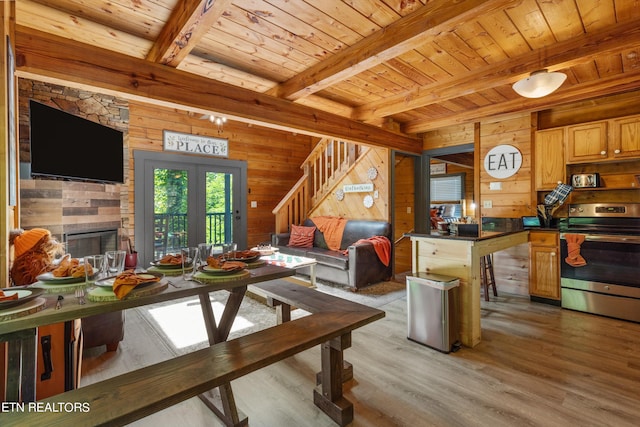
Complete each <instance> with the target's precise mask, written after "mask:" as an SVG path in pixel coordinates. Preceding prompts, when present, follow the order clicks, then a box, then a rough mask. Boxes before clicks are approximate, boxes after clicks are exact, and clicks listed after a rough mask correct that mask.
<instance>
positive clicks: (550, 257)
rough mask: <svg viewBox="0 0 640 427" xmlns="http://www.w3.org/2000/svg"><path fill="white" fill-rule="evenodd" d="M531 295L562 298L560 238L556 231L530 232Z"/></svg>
mask: <svg viewBox="0 0 640 427" xmlns="http://www.w3.org/2000/svg"><path fill="white" fill-rule="evenodd" d="M529 295H530V296H532V297H540V298H544V299H549V300H558V301H559V300H560V240H559V235H558V233H557V232H556V231H530V232H529Z"/></svg>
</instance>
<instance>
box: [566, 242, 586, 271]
mask: <svg viewBox="0 0 640 427" xmlns="http://www.w3.org/2000/svg"><path fill="white" fill-rule="evenodd" d="M565 239H566V240H567V257H566V258H565V259H564V261H565V262H566V263H567V264H569V265H570V266H572V267H582V266H584V265H587V261H585V259H584V258H583V257H582V255H580V245H581V244H582V242H584V236H583V235H582V234H565Z"/></svg>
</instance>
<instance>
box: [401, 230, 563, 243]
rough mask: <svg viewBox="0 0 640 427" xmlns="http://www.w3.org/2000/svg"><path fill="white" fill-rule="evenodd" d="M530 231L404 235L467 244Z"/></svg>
mask: <svg viewBox="0 0 640 427" xmlns="http://www.w3.org/2000/svg"><path fill="white" fill-rule="evenodd" d="M530 230H531V229H528V228H525V229H521V230H513V231H482V232H480V236H457V235H456V236H452V235H450V234H445V235H442V234H438V233H434V234H424V233H406V234H405V236H406V237H422V238H428V239H446V240H460V241H469V242H478V241H482V240H487V239H493V238H496V237H502V236H509V235H511V234H516V233H521V232H523V231H530ZM535 230H546V231H557V230H555V229H540V228H536V229H535Z"/></svg>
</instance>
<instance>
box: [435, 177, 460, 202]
mask: <svg viewBox="0 0 640 427" xmlns="http://www.w3.org/2000/svg"><path fill="white" fill-rule="evenodd" d="M463 198H464V174H454V175H445V176H438V177H433V176H432V177H431V200H432V201H443V202H444V201H457V200H462V199H463Z"/></svg>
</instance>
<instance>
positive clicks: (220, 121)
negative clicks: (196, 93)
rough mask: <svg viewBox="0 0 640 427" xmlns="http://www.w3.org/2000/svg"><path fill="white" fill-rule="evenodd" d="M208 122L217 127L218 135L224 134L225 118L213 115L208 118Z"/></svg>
mask: <svg viewBox="0 0 640 427" xmlns="http://www.w3.org/2000/svg"><path fill="white" fill-rule="evenodd" d="M209 121H210V122H211V123H213V124H215V125H217V126H218V133H219V134H220V133H222V132H224V124H225V123H226V122H227V118H226V117H222V116H214V115H213V114H212V115H210V116H209Z"/></svg>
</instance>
